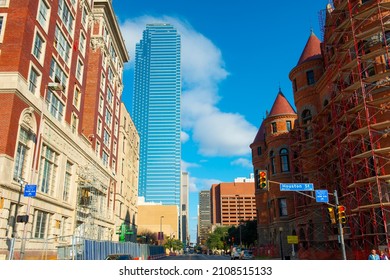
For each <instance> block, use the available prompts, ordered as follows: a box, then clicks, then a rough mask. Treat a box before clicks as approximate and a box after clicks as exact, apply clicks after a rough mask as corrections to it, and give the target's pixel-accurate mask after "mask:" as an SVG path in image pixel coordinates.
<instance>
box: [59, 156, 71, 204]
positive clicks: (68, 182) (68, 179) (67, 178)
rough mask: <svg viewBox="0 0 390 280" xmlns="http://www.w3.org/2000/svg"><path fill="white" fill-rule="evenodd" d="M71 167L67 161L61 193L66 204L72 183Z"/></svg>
mask: <svg viewBox="0 0 390 280" xmlns="http://www.w3.org/2000/svg"><path fill="white" fill-rule="evenodd" d="M72 167H73V165H72V164H71V163H70V162H69V161H67V162H66V169H65V180H64V190H63V192H62V200H63V201H66V202H68V201H69V192H70V186H71V182H72Z"/></svg>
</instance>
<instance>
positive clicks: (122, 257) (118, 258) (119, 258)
mask: <svg viewBox="0 0 390 280" xmlns="http://www.w3.org/2000/svg"><path fill="white" fill-rule="evenodd" d="M133 259H134V258H133V256H131V255H128V254H111V255H108V256H107V257H106V260H111V261H122V260H133Z"/></svg>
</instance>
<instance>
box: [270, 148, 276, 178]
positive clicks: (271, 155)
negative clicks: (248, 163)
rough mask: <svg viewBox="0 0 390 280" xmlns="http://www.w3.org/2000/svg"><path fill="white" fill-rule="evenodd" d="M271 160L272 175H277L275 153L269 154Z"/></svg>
mask: <svg viewBox="0 0 390 280" xmlns="http://www.w3.org/2000/svg"><path fill="white" fill-rule="evenodd" d="M269 158H270V161H271V173H272V174H275V173H276V170H275V154H274V152H273V151H271V152H270V153H269Z"/></svg>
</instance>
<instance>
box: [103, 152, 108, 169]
mask: <svg viewBox="0 0 390 280" xmlns="http://www.w3.org/2000/svg"><path fill="white" fill-rule="evenodd" d="M108 159H109V156H108V154H107V153H106V152H105V151H103V154H102V160H103V165H104V166H106V167H107V166H108Z"/></svg>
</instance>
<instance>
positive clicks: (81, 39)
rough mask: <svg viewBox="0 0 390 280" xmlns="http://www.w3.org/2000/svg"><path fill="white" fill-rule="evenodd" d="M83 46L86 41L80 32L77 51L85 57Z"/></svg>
mask: <svg viewBox="0 0 390 280" xmlns="http://www.w3.org/2000/svg"><path fill="white" fill-rule="evenodd" d="M85 46H86V39H85V35H84V33H82V32H81V34H80V43H79V49H80V52H81V53H82V54H83V55H85Z"/></svg>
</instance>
